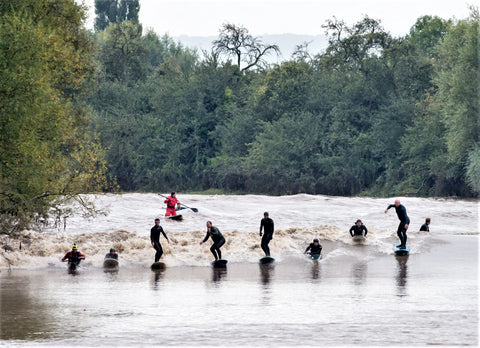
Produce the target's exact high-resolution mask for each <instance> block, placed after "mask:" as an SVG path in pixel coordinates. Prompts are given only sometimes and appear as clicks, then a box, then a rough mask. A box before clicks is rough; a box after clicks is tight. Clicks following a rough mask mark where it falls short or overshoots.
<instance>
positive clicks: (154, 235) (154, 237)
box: [150, 218, 170, 262]
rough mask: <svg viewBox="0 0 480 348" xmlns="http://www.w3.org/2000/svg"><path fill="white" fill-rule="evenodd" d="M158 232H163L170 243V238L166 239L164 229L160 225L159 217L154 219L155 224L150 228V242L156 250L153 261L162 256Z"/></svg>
mask: <svg viewBox="0 0 480 348" xmlns="http://www.w3.org/2000/svg"><path fill="white" fill-rule="evenodd" d="M160 233H162V234H163V236H164V237H165V238H166V240H167V242H168V244H170V240H169V239H168V237H167V235H166V234H165V231H164V230H163V228H162V226H160V219H159V218H156V219H155V226H153V227H152V229H151V230H150V242H151V243H152V246H153V247H154V248H155V250H156V251H157V252H156V253H155V262H158V261H159V260H160V258H161V257H162V254H163V249H162V245H161V244H160Z"/></svg>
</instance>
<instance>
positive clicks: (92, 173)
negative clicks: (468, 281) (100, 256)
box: [0, 0, 480, 232]
mask: <svg viewBox="0 0 480 348" xmlns="http://www.w3.org/2000/svg"><path fill="white" fill-rule="evenodd" d="M107 5H109V6H110V7H108V6H107ZM102 6H103V7H102ZM107 7H108V8H107ZM138 9H139V2H138V1H133V0H132V1H116V0H115V1H113V0H112V1H99V2H97V7H96V10H97V14H98V16H102V17H101V18H100V17H99V18H97V20H100V19H101V21H103V22H102V23H100V22H101V21H100V22H99V21H97V22H98V23H97V24H96V32H95V33H89V32H87V31H85V29H84V27H83V21H84V9H82V8H81V7H79V6H78V5H76V4H75V2H74V1H73V0H25V1H18V0H4V1H2V2H0V81H1V82H2V83H1V85H0V163H1V164H0V173H1V177H0V215H1V217H0V218H1V221H2V226H1V229H2V232H5V231H7V232H8V231H11V230H12V229H13V228H23V227H26V226H28V225H29V224H31V222H32V221H33V220H34V219H35V218H38V217H41V216H46V215H48V214H49V213H52V211H54V210H55V209H57V211H58V209H60V206H59V201H58V200H57V198H58V197H75V196H76V195H77V194H78V193H81V192H91V191H94V190H101V189H105V186H106V182H107V181H108V182H117V183H118V185H119V187H120V188H121V189H122V190H125V191H163V192H165V191H167V192H169V191H171V190H176V191H187V190H188V191H196V190H208V189H212V188H215V189H219V190H222V191H224V192H242V193H267V194H293V193H298V192H306V193H312V194H331V195H408V194H411V195H423V196H433V195H436V196H447V195H448V196H449V195H457V196H463V197H471V196H474V195H477V194H478V193H479V192H480V140H479V134H480V132H479V131H480V129H479V110H478V108H479V105H478V100H479V43H478V33H479V15H478V11H477V10H475V9H472V13H471V15H470V17H469V18H466V19H463V20H458V21H457V20H456V21H453V20H443V19H440V18H437V17H430V16H424V17H421V18H419V19H418V20H417V22H416V23H414V25H413V26H412V28H411V30H410V32H409V34H408V35H406V36H405V37H398V38H395V37H392V36H391V35H390V34H389V33H388V32H386V31H385V30H384V29H383V28H382V26H381V25H380V23H379V22H378V21H376V20H374V19H371V18H368V17H365V18H363V19H362V20H361V21H359V22H358V23H356V24H354V25H353V26H351V27H349V26H347V25H346V24H345V23H344V22H342V21H337V20H332V21H328V22H327V23H325V26H324V27H325V30H326V32H327V34H328V37H329V44H328V48H327V49H326V50H325V51H324V52H320V53H316V54H315V53H314V52H308V51H307V49H308V45H305V46H301V45H300V46H298V48H297V51H296V52H295V54H294V55H293V56H292V57H291V58H290V59H289V60H287V61H284V62H282V63H281V64H278V65H273V66H272V65H268V64H266V60H265V59H264V58H265V54H266V53H265V54H259V52H260V53H261V52H264V50H265V49H267V48H269V47H270V48H269V49H268V50H270V51H271V52H277V49H278V48H277V47H276V46H275V45H269V44H263V43H262V42H261V41H260V40H258V38H254V37H252V36H251V35H249V34H248V32H247V31H246V29H245V28H243V27H233V28H230V27H224V28H223V32H221V34H220V36H219V39H218V40H217V41H216V42H214V43H212V50H211V52H203V55H202V58H200V56H199V55H198V54H197V52H195V51H193V50H191V49H189V48H186V47H183V46H182V45H181V44H179V43H176V42H175V41H173V40H172V39H171V38H170V37H168V36H167V35H165V36H159V35H158V34H156V33H154V32H152V31H151V30H150V31H147V32H144V30H143V28H142V25H141V24H140V23H138ZM109 11H110V12H109ZM129 16H130V17H129ZM231 29H237V30H240V31H241V33H242V35H243V36H241V35H240V36H238V38H239V39H242V38H243V39H245V40H243V39H242V40H240V41H238V42H236V41H235V40H236V39H235V37H236V36H235V35H233V34H234V33H235V31H231ZM220 43H223V44H225V46H222V47H220ZM229 47H230V48H231V47H235V48H236V49H238V52H240V54H236V53H235V52H236V51H235V50H230V51H229V50H228V48H229ZM268 50H267V51H266V52H268ZM255 52H256V53H255ZM255 54H257V55H255ZM232 57H233V59H234V60H235V61H233V62H232V61H231V60H230V59H231V58H232ZM257 58H258V59H257ZM240 65H242V66H240ZM247 67H248V68H247ZM89 115H91V116H93V117H90V116H89ZM94 134H97V135H98V139H99V142H97V141H96V140H95V136H94ZM104 160H105V161H106V163H108V169H107V167H106V164H105V163H104ZM106 179H108V180H107V181H106Z"/></svg>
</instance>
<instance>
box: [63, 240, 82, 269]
mask: <svg viewBox="0 0 480 348" xmlns="http://www.w3.org/2000/svg"><path fill="white" fill-rule="evenodd" d="M65 260H68V263H69V264H70V263H74V264H75V265H77V266H78V265H79V264H80V260H85V255H83V254H82V253H81V252H80V251H78V247H77V244H73V246H72V250H71V251H69V252H68V253H66V254H65V256H64V257H63V258H62V261H65Z"/></svg>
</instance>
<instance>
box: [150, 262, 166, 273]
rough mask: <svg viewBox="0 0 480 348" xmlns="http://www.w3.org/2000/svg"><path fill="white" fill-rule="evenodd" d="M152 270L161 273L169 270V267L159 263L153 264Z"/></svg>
mask: <svg viewBox="0 0 480 348" xmlns="http://www.w3.org/2000/svg"><path fill="white" fill-rule="evenodd" d="M150 268H151V269H152V271H161V270H164V269H165V268H167V265H166V264H164V263H163V262H160V261H159V262H154V263H152V265H151V266H150Z"/></svg>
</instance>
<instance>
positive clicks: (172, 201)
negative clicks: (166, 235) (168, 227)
mask: <svg viewBox="0 0 480 348" xmlns="http://www.w3.org/2000/svg"><path fill="white" fill-rule="evenodd" d="M176 196H177V194H176V193H175V192H172V193H171V195H170V196H168V197H167V199H165V200H164V201H163V203H165V204H167V212H166V213H165V216H170V215H172V216H176V215H177V211H176V208H178V209H180V202H179V200H178V199H177V197H176Z"/></svg>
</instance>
